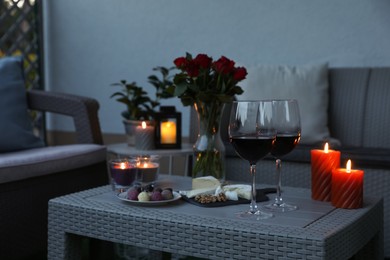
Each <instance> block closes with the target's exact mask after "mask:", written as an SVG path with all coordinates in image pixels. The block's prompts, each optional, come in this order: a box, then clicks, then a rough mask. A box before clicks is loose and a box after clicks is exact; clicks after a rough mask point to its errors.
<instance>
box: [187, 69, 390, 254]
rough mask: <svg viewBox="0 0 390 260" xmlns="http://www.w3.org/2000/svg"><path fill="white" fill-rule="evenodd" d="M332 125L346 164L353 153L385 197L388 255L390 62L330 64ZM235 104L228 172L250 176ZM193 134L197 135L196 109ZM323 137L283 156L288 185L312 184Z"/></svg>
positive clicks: (270, 178) (265, 165) (263, 176)
mask: <svg viewBox="0 0 390 260" xmlns="http://www.w3.org/2000/svg"><path fill="white" fill-rule="evenodd" d="M328 82H329V111H328V117H329V120H328V126H329V130H330V134H331V137H334V138H337V139H338V140H340V142H341V145H340V146H339V147H333V148H334V149H337V150H340V151H341V157H342V160H341V165H344V167H345V161H346V159H352V161H353V162H354V168H359V169H363V170H364V195H365V196H381V197H383V198H384V221H385V224H384V225H385V230H384V236H385V245H384V246H385V256H386V257H390V130H389V129H390V117H389V116H388V113H389V112H390V102H389V100H390V68H330V69H329V71H328ZM229 109H230V107H229V106H226V107H225V110H224V115H223V119H222V123H221V136H222V139H223V140H224V142H225V144H226V157H227V160H226V178H227V179H230V180H238V181H248V182H249V181H250V175H249V174H248V164H247V162H245V161H244V160H242V159H240V158H239V157H237V155H236V154H235V152H234V150H233V149H232V147H231V145H230V144H229V142H228V136H227V124H228V123H227V122H228V113H229ZM191 122H192V124H193V126H191V127H190V129H191V133H190V136H191V138H192V141H194V140H195V139H194V138H195V135H196V129H197V127H196V117H195V113H192V118H191ZM313 148H320V149H323V143H321V144H320V143H319V144H314V145H298V147H296V149H295V150H294V151H293V152H291V153H290V154H288V155H286V156H285V157H284V158H283V178H282V183H283V185H287V186H295V187H305V188H310V186H311V165H310V150H311V149H313ZM274 168H275V163H274V161H273V160H271V159H268V160H267V159H266V160H263V161H261V162H259V163H258V178H257V181H258V182H259V183H267V184H272V185H274V184H275V176H274V174H273V173H274Z"/></svg>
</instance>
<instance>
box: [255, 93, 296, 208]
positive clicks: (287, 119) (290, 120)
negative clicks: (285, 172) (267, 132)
mask: <svg viewBox="0 0 390 260" xmlns="http://www.w3.org/2000/svg"><path fill="white" fill-rule="evenodd" d="M273 108H274V110H273V114H272V115H273V119H274V120H273V125H274V128H275V130H276V140H275V142H274V143H273V145H272V149H271V155H272V156H273V157H274V158H275V161H276V183H277V185H276V197H275V200H274V202H273V203H270V204H267V205H265V206H263V207H264V208H265V209H268V210H270V211H279V212H280V211H282V212H285V211H292V210H296V209H297V208H298V207H297V206H296V205H293V204H288V203H286V202H284V200H283V198H282V188H281V186H282V160H281V157H282V156H283V155H286V154H288V153H289V152H291V151H292V150H293V149H294V148H295V146H296V145H297V144H298V143H299V140H300V138H301V123H300V116H299V106H298V101H297V100H295V99H289V100H274V101H273Z"/></svg>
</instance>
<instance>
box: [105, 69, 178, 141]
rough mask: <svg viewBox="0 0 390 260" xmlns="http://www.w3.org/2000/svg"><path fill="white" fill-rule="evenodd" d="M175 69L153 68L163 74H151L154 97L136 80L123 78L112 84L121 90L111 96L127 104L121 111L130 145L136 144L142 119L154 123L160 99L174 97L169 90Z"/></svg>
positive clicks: (150, 81) (150, 79) (149, 79)
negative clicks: (136, 131)
mask: <svg viewBox="0 0 390 260" xmlns="http://www.w3.org/2000/svg"><path fill="white" fill-rule="evenodd" d="M172 69H174V68H173V67H172V68H165V67H156V68H153V70H154V71H158V72H159V73H160V74H161V76H160V77H159V76H157V75H150V76H149V77H148V82H149V83H150V84H151V85H152V86H153V87H154V88H155V91H156V92H155V96H154V98H153V99H152V98H151V97H150V95H149V94H148V93H147V92H146V91H145V90H144V89H143V87H142V86H138V85H137V83H136V82H132V83H128V82H127V81H126V80H121V81H120V82H119V83H113V84H111V86H114V87H119V88H120V89H121V90H120V91H117V92H114V93H113V94H112V95H111V98H116V101H118V102H120V103H122V104H125V106H126V110H124V111H122V112H121V115H122V118H123V123H124V126H125V131H126V135H127V141H128V144H129V145H133V144H134V133H135V128H136V127H137V126H138V125H140V121H147V122H148V124H151V125H153V119H154V114H155V113H156V112H157V111H156V110H157V108H158V107H159V106H160V100H161V99H164V98H171V97H173V95H172V93H171V92H169V91H168V88H169V86H171V85H172V81H171V79H170V78H171V76H170V75H169V73H170V71H171V70H172Z"/></svg>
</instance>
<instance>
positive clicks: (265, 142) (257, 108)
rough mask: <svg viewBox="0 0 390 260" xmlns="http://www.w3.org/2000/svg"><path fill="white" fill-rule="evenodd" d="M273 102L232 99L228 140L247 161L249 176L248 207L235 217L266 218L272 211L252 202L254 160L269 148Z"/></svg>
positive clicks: (259, 158)
mask: <svg viewBox="0 0 390 260" xmlns="http://www.w3.org/2000/svg"><path fill="white" fill-rule="evenodd" d="M272 113H273V102H272V101H270V100H264V101H261V100H260V101H233V104H232V109H231V111H230V121H229V140H230V142H231V144H232V146H233V148H234V149H235V151H236V153H237V154H238V155H239V156H240V158H242V159H244V160H246V161H248V162H249V166H250V167H249V173H250V175H251V177H252V183H251V196H250V197H251V198H250V205H249V210H248V211H244V212H239V214H238V216H239V217H245V218H255V219H256V220H260V219H267V218H271V217H272V216H273V214H272V213H268V212H263V211H261V210H260V209H259V208H258V207H257V204H256V177H255V176H256V163H257V162H258V161H259V160H261V159H263V158H264V157H265V156H266V155H267V154H268V153H269V152H270V151H271V149H272V144H273V142H274V140H275V136H276V131H275V129H274V128H273V125H272V122H273V118H272Z"/></svg>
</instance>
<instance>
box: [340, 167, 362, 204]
mask: <svg viewBox="0 0 390 260" xmlns="http://www.w3.org/2000/svg"><path fill="white" fill-rule="evenodd" d="M363 178H364V171H362V170H352V169H351V160H348V162H347V167H346V169H335V170H333V172H332V205H333V206H335V207H336V208H344V209H357V208H361V207H362V206H363Z"/></svg>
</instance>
